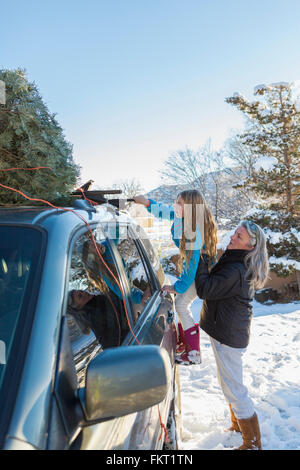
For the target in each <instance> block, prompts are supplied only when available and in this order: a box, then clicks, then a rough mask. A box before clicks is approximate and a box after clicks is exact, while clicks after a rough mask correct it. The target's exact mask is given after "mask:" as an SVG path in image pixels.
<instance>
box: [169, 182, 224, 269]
mask: <svg viewBox="0 0 300 470" xmlns="http://www.w3.org/2000/svg"><path fill="white" fill-rule="evenodd" d="M179 197H180V198H181V199H182V200H183V202H184V204H185V212H184V227H183V232H182V237H181V240H180V243H179V252H180V261H179V268H180V270H181V269H182V265H183V262H184V261H186V263H187V264H188V263H189V261H190V259H191V255H192V251H193V250H189V249H188V247H187V241H189V243H190V242H192V243H193V242H195V241H196V235H195V232H196V226H197V222H198V224H199V222H200V224H199V225H200V230H201V244H202V246H203V244H204V243H205V249H206V252H207V253H208V255H209V256H210V258H211V259H212V260H214V259H215V257H216V254H217V240H218V235H217V234H218V228H217V224H216V222H215V219H214V216H213V214H212V212H211V210H210V208H209V207H208V205H207V203H206V201H205V199H204V197H203V195H202V194H201V192H200V191H198V190H197V189H190V190H185V191H182V192H180V193H179V194H178V196H177V200H178V198H179ZM187 208H188V209H191V210H186V209H187ZM202 246H201V247H200V248H202ZM193 255H194V254H193Z"/></svg>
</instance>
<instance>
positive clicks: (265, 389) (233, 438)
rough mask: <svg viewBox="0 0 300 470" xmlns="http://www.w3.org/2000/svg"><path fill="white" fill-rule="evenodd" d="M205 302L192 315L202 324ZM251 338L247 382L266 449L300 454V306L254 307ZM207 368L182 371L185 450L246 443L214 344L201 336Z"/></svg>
mask: <svg viewBox="0 0 300 470" xmlns="http://www.w3.org/2000/svg"><path fill="white" fill-rule="evenodd" d="M201 303H202V301H201V300H200V299H197V300H195V302H194V303H193V305H192V311H193V314H194V318H195V321H198V320H199V315H200V309H201ZM253 308H254V318H253V321H252V327H251V339H250V344H249V346H248V349H247V352H246V354H245V357H244V383H245V385H246V386H247V388H248V391H249V394H250V396H251V397H252V399H253V401H254V405H255V409H256V412H257V415H258V418H259V422H260V428H261V434H262V446H263V449H265V450H268V449H269V450H271V449H272V450H282V449H286V450H290V449H295V450H300V384H299V382H300V380H299V379H300V348H299V343H300V321H299V315H300V303H290V304H275V305H268V306H266V305H262V304H259V303H258V302H255V301H254V302H253ZM201 350H202V361H203V362H202V364H200V365H198V366H189V367H186V366H180V377H181V401H182V424H183V439H182V441H181V442H180V445H179V448H180V449H184V450H194V449H211V450H226V449H230V448H232V447H235V446H239V445H240V444H241V436H240V434H237V433H231V432H224V429H226V428H228V427H229V426H230V415H229V408H228V405H227V404H226V402H225V399H224V397H223V394H222V391H221V389H220V387H219V384H218V380H217V375H216V365H215V360H214V356H213V352H212V349H211V346H210V341H209V338H208V336H207V335H206V333H204V332H203V331H201Z"/></svg>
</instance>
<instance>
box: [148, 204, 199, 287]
mask: <svg viewBox="0 0 300 470" xmlns="http://www.w3.org/2000/svg"><path fill="white" fill-rule="evenodd" d="M149 201H150V205H149V206H148V207H147V210H148V212H150V213H151V214H152V215H154V216H155V217H158V218H160V219H165V220H173V224H172V227H171V234H172V239H173V241H174V243H175V245H176V246H177V247H178V248H179V243H180V239H181V236H182V229H183V226H184V219H183V218H178V217H176V214H175V212H174V208H173V207H172V206H168V205H166V204H161V203H158V202H156V201H154V200H153V199H149ZM201 246H202V245H201V231H200V227H199V225H198V224H197V227H196V240H195V249H194V250H192V252H191V257H190V260H189V262H188V264H187V263H186V261H184V263H183V266H182V271H181V274H180V276H179V278H178V280H177V281H176V282H175V284H174V289H175V290H176V292H178V294H183V293H184V292H186V291H187V290H188V288H189V287H190V286H191V285H192V284H193V282H194V280H195V276H196V272H197V268H198V263H199V259H200V253H201ZM188 252H189V250H187V254H188Z"/></svg>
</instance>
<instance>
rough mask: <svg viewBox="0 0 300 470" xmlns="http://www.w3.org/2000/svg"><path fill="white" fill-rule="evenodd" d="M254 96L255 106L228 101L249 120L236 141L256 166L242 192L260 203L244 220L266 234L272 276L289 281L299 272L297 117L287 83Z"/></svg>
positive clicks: (299, 128)
mask: <svg viewBox="0 0 300 470" xmlns="http://www.w3.org/2000/svg"><path fill="white" fill-rule="evenodd" d="M254 94H255V95H256V96H257V97H258V99H257V100H255V101H253V102H249V101H248V100H247V99H246V98H245V97H243V96H242V95H240V94H239V93H235V94H234V95H233V96H232V97H229V98H226V101H227V103H230V104H232V105H234V106H236V107H237V108H238V109H239V110H240V111H242V112H243V113H244V115H245V116H246V117H247V118H248V121H247V126H246V129H245V131H244V132H243V133H242V134H240V135H239V136H238V138H239V141H240V142H241V143H242V144H243V145H245V147H246V148H247V149H250V150H251V152H252V155H253V157H254V161H255V163H254V168H253V169H252V171H251V176H248V177H247V178H246V179H245V180H244V181H243V183H241V186H243V187H244V188H248V189H249V190H250V191H251V192H253V194H256V195H257V196H258V197H259V198H260V201H261V204H259V206H258V207H257V208H256V209H254V210H252V211H251V212H250V213H249V214H248V215H249V217H248V218H249V219H251V220H253V221H254V222H256V223H257V224H259V225H260V226H261V227H263V228H264V230H265V233H266V236H267V240H268V242H267V243H268V252H269V256H270V268H271V270H273V271H275V272H276V273H277V274H278V275H279V276H287V275H289V274H291V272H293V271H294V270H295V269H300V252H299V240H300V236H299V235H300V233H299V232H300V230H299V216H300V213H299V172H300V171H299V170H300V112H299V110H298V109H297V106H296V102H295V98H294V96H293V85H292V84H290V83H274V84H272V85H259V86H257V87H256V88H255V90H254Z"/></svg>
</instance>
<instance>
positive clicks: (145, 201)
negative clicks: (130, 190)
mask: <svg viewBox="0 0 300 470" xmlns="http://www.w3.org/2000/svg"><path fill="white" fill-rule="evenodd" d="M133 200H134V202H136V204H143V206H145V207H147V206H148V204H149V199H148V198H147V197H145V196H144V195H143V194H139V195H138V196H134V197H133Z"/></svg>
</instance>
